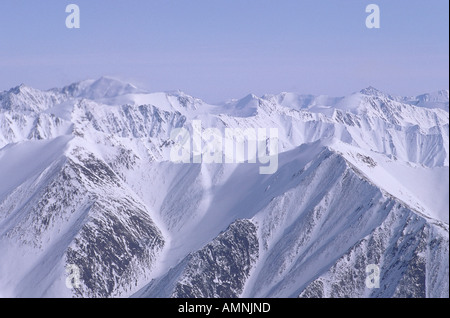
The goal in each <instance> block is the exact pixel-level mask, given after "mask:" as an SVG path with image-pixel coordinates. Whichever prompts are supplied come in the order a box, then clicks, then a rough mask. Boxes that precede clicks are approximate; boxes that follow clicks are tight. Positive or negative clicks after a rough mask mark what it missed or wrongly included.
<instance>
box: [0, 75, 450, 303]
mask: <svg viewBox="0 0 450 318" xmlns="http://www.w3.org/2000/svg"><path fill="white" fill-rule="evenodd" d="M193 121H201V123H202V129H208V128H216V129H218V130H219V131H221V132H224V131H225V129H227V128H228V129H241V130H242V131H244V130H245V129H257V128H267V129H269V128H276V129H277V130H278V138H279V140H278V150H279V151H278V169H277V170H276V172H274V173H273V174H268V175H262V174H260V173H259V168H260V166H259V165H255V164H252V163H241V164H239V163H236V162H234V161H233V163H226V162H222V163H214V164H208V163H205V162H202V163H190V164H177V163H174V162H172V161H171V158H170V153H171V149H172V147H173V145H174V142H175V141H174V140H172V138H171V133H172V132H173V131H174V129H179V128H185V129H186V130H187V131H192V122H193ZM448 145H449V92H448V91H438V92H434V93H428V94H423V95H419V96H413V97H398V96H392V95H389V94H386V93H383V92H380V91H378V90H377V89H375V88H373V87H369V88H366V89H364V90H362V91H360V92H357V93H354V94H351V95H350V96H346V97H330V96H312V95H300V94H294V93H281V94H279V95H265V96H262V97H257V96H255V95H252V94H250V95H248V96H246V97H244V98H242V99H240V100H230V101H228V102H226V103H223V104H220V105H210V104H208V103H205V102H204V101H202V100H200V99H197V98H194V97H191V96H189V95H187V94H185V93H183V92H180V91H175V92H166V93H149V92H147V91H145V90H142V89H139V88H137V87H135V86H134V85H132V84H128V83H122V82H120V81H118V80H115V79H112V78H106V77H104V78H101V79H98V80H87V81H83V82H79V83H74V84H71V85H69V86H67V87H64V88H62V89H52V90H48V91H41V90H37V89H34V88H31V87H28V86H26V85H20V86H18V87H16V88H13V89H11V90H8V91H4V92H1V93H0V255H1V257H0V296H6V297H182V298H185V297H227V298H228V297H232V298H233V297H449V281H448V276H449V251H448V249H449V248H448V246H449V226H448V224H449V217H448V208H449V198H448V190H449V188H448V186H449V146H448ZM368 266H376V268H378V269H379V273H378V277H379V286H376V287H374V286H373V285H371V284H368V282H367V279H368V275H370V273H368V272H367V268H368ZM371 268H373V267H371Z"/></svg>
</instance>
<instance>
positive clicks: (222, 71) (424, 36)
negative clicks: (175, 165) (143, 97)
mask: <svg viewBox="0 0 450 318" xmlns="http://www.w3.org/2000/svg"><path fill="white" fill-rule="evenodd" d="M69 3H70V2H67V1H58V0H48V1H9V0H7V1H2V2H1V3H0V36H1V39H2V40H1V41H0V90H5V89H9V88H11V87H13V86H17V85H18V84H20V83H26V84H27V85H30V86H33V87H36V88H40V89H49V88H52V87H62V86H65V85H67V84H70V83H72V82H76V81H79V80H84V79H88V78H93V79H94V78H99V77H100V76H102V75H106V76H111V77H114V78H119V79H121V80H123V81H128V82H131V83H133V84H136V85H137V86H139V87H142V88H144V89H146V90H149V91H170V90H176V89H180V90H182V91H184V92H186V93H189V94H190V95H193V96H196V97H199V98H202V99H204V100H205V101H208V102H217V101H222V100H226V99H230V98H239V97H242V96H245V95H246V94H248V93H250V92H251V93H254V94H256V95H262V94H266V93H269V94H270V93H273V94H276V93H280V92H282V91H292V92H298V93H311V94H316V95H319V94H327V95H334V96H343V95H347V94H349V93H352V92H354V91H356V90H359V89H362V88H364V87H367V86H374V87H376V88H378V89H380V90H383V91H385V92H388V93H390V94H394V95H402V96H411V95H418V94H421V93H425V92H430V91H436V90H439V89H448V87H449V71H448V69H449V40H448V39H449V31H448V30H449V29H448V26H449V14H448V10H449V3H448V1H445V0H436V1H433V2H432V3H431V2H427V1H424V0H420V1H419V0H412V1H411V0H408V1H406V0H401V1H400V0H399V1H395V2H393V1H388V0H379V1H378V0H377V1H359V0H348V1H333V0H322V1H309V0H307V1H298V0H281V1H273V0H272V1H269V0H248V1H238V0H232V1H230V0H228V1H225V0H217V1H208V0H197V1H181V0H170V1H155V0H152V1H145V2H144V1H137V0H131V1H124V0H116V1H114V2H111V1H106V0H97V1H95V2H93V1H87V0H74V1H73V2H72V3H76V4H77V5H79V7H80V9H81V28H80V29H77V30H75V29H72V30H69V29H67V28H66V27H65V19H66V16H67V15H68V14H67V13H65V7H66V5H67V4H69ZM370 3H376V4H377V5H379V7H380V9H381V28H380V29H367V28H366V26H365V19H366V17H367V15H368V14H367V13H366V12H365V7H366V6H367V5H368V4H370Z"/></svg>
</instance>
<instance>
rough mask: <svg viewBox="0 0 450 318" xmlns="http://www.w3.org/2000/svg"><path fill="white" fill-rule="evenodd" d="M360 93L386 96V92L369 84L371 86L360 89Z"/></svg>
mask: <svg viewBox="0 0 450 318" xmlns="http://www.w3.org/2000/svg"><path fill="white" fill-rule="evenodd" d="M360 93H361V94H364V95H370V96H386V94H385V93H383V92H382V91H380V90H379V89H377V88H375V87H373V86H369V87H366V88H364V89H362V90H360Z"/></svg>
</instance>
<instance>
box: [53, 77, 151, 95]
mask: <svg viewBox="0 0 450 318" xmlns="http://www.w3.org/2000/svg"><path fill="white" fill-rule="evenodd" d="M61 91H62V92H63V93H65V94H67V95H70V96H72V97H82V98H87V99H101V98H112V97H117V96H121V95H126V94H136V93H142V92H143V90H141V89H139V88H137V87H136V86H134V85H133V84H130V83H126V82H122V81H120V80H118V79H115V78H112V77H108V76H102V77H100V78H99V79H97V80H85V81H81V82H77V83H73V84H70V85H69V86H66V87H64V88H63V89H62V90H61Z"/></svg>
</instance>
